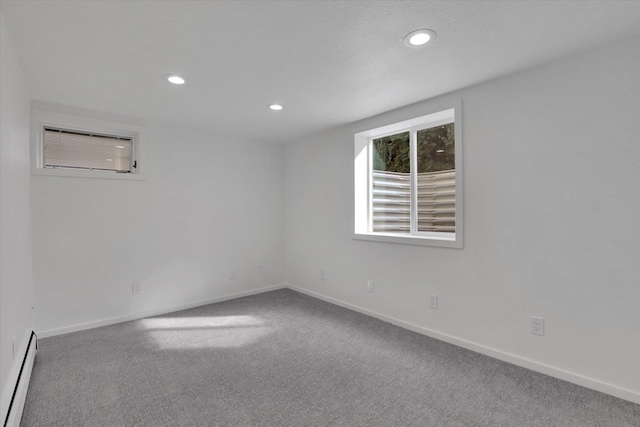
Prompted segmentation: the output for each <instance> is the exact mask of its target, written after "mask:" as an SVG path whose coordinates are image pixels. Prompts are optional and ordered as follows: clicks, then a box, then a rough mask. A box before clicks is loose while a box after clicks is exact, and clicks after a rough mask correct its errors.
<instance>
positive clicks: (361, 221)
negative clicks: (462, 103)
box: [354, 103, 462, 248]
mask: <svg viewBox="0 0 640 427" xmlns="http://www.w3.org/2000/svg"><path fill="white" fill-rule="evenodd" d="M456 104H458V107H457V108H448V109H446V110H441V111H437V112H435V113H432V114H429V115H426V116H422V117H417V118H415V119H411V120H406V121H404V122H400V123H394V124H391V125H387V126H383V127H380V128H376V129H371V130H368V131H364V132H360V133H358V134H356V135H355V137H354V148H355V151H354V190H355V194H354V214H355V215H354V220H355V223H354V237H355V238H357V239H363V240H378V241H386V242H393V243H410V244H421V245H432V246H448V247H458V248H460V247H462V169H461V160H462V152H461V149H462V145H461V137H460V129H461V125H460V123H461V116H460V108H459V103H456Z"/></svg>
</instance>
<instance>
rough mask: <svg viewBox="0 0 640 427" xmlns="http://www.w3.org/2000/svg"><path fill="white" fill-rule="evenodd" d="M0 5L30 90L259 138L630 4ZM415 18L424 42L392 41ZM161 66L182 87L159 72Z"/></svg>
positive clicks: (612, 23) (455, 82) (589, 29)
mask: <svg viewBox="0 0 640 427" xmlns="http://www.w3.org/2000/svg"><path fill="white" fill-rule="evenodd" d="M1 10H2V15H3V17H4V20H5V22H6V24H7V27H8V29H9V33H10V35H11V38H12V40H13V43H14V45H15V47H16V51H17V53H18V59H19V61H20V65H21V67H22V71H23V73H24V75H25V77H26V81H27V84H28V86H29V89H30V92H31V95H32V97H33V99H37V100H42V101H47V102H54V103H58V104H65V105H70V106H74V107H82V108H89V109H94V110H103V111H108V112H116V113H120V114H126V115H131V116H136V117H140V118H144V119H149V120H153V121H161V122H169V123H173V124H178V125H185V126H191V127H197V128H204V129H214V130H216V132H218V133H220V134H227V135H235V136H239V137H242V138H246V139H251V140H258V141H265V142H294V141H296V140H298V139H300V138H301V137H303V136H304V135H305V134H308V133H314V132H318V131H321V130H324V129H328V128H331V127H334V126H337V125H340V124H343V123H348V122H352V121H355V120H358V119H362V118H365V117H369V116H372V115H375V114H378V113H382V112H385V111H388V110H392V109H394V108H397V107H401V106H404V105H407V104H411V103H414V102H417V101H420V100H423V99H427V98H430V97H433V96H437V95H440V94H443V93H447V92H451V91H453V90H456V89H459V88H462V87H466V86H469V85H472V84H475V83H479V82H482V81H486V80H489V79H493V78H496V77H499V76H503V75H505V74H509V73H513V72H516V71H519V70H522V69H525V68H528V67H532V66H536V65H539V64H542V63H546V62H549V61H552V60H554V59H557V58H559V57H562V56H567V55H572V54H577V53H580V52H582V51H585V50H587V49H589V48H591V47H593V46H596V45H602V44H606V43H608V42H611V41H614V40H617V39H622V38H626V37H631V36H634V35H638V34H640V2H637V1H554V2H551V1H541V2H538V1H475V2H466V1H460V2H459V1H418V2H412V1H402V2H400V1H343V2H341V1H227V2H223V1H134V0H128V1H7V0H3V1H2V3H1ZM418 28H430V29H433V30H435V31H436V32H437V34H438V37H437V40H436V41H435V43H433V44H432V45H430V46H428V47H426V48H424V49H421V50H411V49H408V48H406V47H405V46H404V44H403V42H402V37H403V36H404V35H405V34H407V33H408V32H410V31H412V30H414V29H418ZM169 73H177V74H181V75H184V76H186V78H187V79H188V82H187V84H186V85H183V86H173V85H170V84H168V83H166V82H165V81H163V80H162V76H163V75H165V74H169ZM270 102H281V103H283V104H284V106H285V109H284V110H283V111H281V112H278V113H274V112H272V111H269V110H268V109H267V108H266V105H267V104H268V103H270Z"/></svg>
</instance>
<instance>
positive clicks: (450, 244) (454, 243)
mask: <svg viewBox="0 0 640 427" xmlns="http://www.w3.org/2000/svg"><path fill="white" fill-rule="evenodd" d="M353 239H354V240H368V241H373V242H385V243H396V244H404V245H417V246H435V247H441V248H455V249H462V241H460V240H455V237H453V238H437V237H423V236H412V235H406V236H401V235H398V234H384V233H366V234H364V233H353Z"/></svg>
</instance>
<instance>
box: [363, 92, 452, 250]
mask: <svg viewBox="0 0 640 427" xmlns="http://www.w3.org/2000/svg"><path fill="white" fill-rule="evenodd" d="M451 115H453V123H454V150H455V154H454V158H455V177H456V183H455V192H456V194H455V206H456V213H455V233H440V232H419V231H417V216H416V209H417V205H416V203H415V201H416V200H417V198H416V192H417V185H416V184H417V183H416V180H417V173H415V171H417V156H416V153H415V148H416V141H415V139H416V138H415V135H416V133H417V132H418V131H420V130H424V129H428V128H431V127H434V126H438V125H439V124H442V123H444V122H447V120H449V121H448V122H449V123H451V119H450V117H451ZM447 117H449V119H448V118H447ZM403 132H409V140H410V162H411V170H412V171H414V172H412V173H411V200H412V203H411V216H410V218H411V221H410V222H411V226H410V230H411V231H410V233H384V232H373V231H371V230H372V229H373V227H372V220H373V214H372V206H373V204H372V198H373V194H372V193H373V188H372V180H373V170H372V169H373V168H372V156H373V153H372V152H373V150H372V148H371V144H372V140H373V139H377V138H381V137H384V136H389V135H395V134H399V133H403ZM462 151H463V150H462V101H461V100H455V101H450V102H447V103H440V104H439V105H434V106H433V108H431V109H430V111H429V112H428V114H425V115H422V116H420V117H415V118H413V119H409V120H404V121H400V122H396V123H391V124H387V125H384V126H379V127H375V128H373V129H368V130H364V131H361V132H358V133H355V134H354V171H353V177H354V189H353V190H354V193H353V194H354V199H353V206H354V211H353V228H352V230H353V236H352V237H353V239H356V240H369V241H378V242H388V243H400V244H411V245H423V246H437V247H448V248H458V249H461V248H462V247H463V230H464V222H463V212H464V210H463V208H464V207H463V165H462V158H463V156H462ZM451 234H453V236H451Z"/></svg>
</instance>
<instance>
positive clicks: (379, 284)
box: [285, 39, 640, 402]
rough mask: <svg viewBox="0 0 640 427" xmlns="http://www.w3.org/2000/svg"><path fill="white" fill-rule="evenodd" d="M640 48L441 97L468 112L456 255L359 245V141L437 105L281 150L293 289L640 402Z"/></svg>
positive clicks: (631, 43) (619, 48) (603, 52)
mask: <svg viewBox="0 0 640 427" xmlns="http://www.w3.org/2000/svg"><path fill="white" fill-rule="evenodd" d="M639 43H640V40H638V39H634V40H628V41H625V42H621V43H618V44H615V45H611V46H607V47H606V48H604V49H599V50H596V51H593V52H590V53H588V54H584V55H581V56H579V57H574V58H569V59H566V60H563V61H562V62H558V63H554V64H550V65H547V66H544V67H540V68H537V69H533V70H530V71H527V72H524V73H520V74H517V75H513V76H508V77H505V78H501V79H498V80H494V81H491V82H488V83H485V84H482V85H478V86H474V87H471V88H467V89H464V90H461V91H459V92H456V93H452V94H449V95H446V96H444V97H442V98H451V99H454V98H461V99H462V103H463V107H462V110H463V138H464V140H463V144H464V160H463V161H464V174H465V182H464V185H465V193H464V195H465V205H464V206H465V212H464V215H465V217H464V220H465V242H464V249H462V250H459V249H444V248H431V247H420V246H409V245H398V244H390V243H380V242H367V241H358V240H352V238H351V233H352V230H351V224H352V221H351V218H352V216H351V215H352V209H353V208H352V205H353V198H352V189H353V177H352V173H353V134H354V133H355V132H359V131H363V130H366V129H370V128H374V127H378V126H382V125H386V124H390V123H393V122H396V121H401V120H406V119H410V118H413V117H417V116H420V115H423V114H425V113H424V112H425V111H428V110H429V105H430V103H432V102H434V101H433V100H432V101H429V100H427V101H424V102H422V103H418V104H415V105H411V106H408V107H406V108H402V109H400V110H395V111H392V112H389V113H387V114H383V115H381V116H377V117H374V118H371V119H368V120H365V121H362V122H358V123H354V124H351V125H347V126H344V127H341V128H339V129H336V130H334V131H331V132H327V133H324V134H322V135H319V136H317V137H313V138H309V140H308V141H305V142H302V143H299V144H291V145H288V146H287V147H286V151H285V165H286V172H285V174H286V175H285V183H286V184H285V199H286V201H285V216H286V222H285V223H286V230H285V232H286V243H285V245H286V268H287V282H288V283H290V284H291V285H292V286H294V287H299V288H301V289H304V290H306V291H310V292H314V293H316V294H319V295H322V296H325V297H329V298H333V299H335V300H337V301H340V302H342V303H346V304H351V305H353V306H356V307H360V308H362V309H364V310H368V311H370V312H374V313H378V314H380V315H382V316H386V317H390V318H395V319H398V320H399V321H401V322H404V324H405V325H406V324H411V325H415V326H416V328H415V329H417V330H423V331H427V332H429V333H431V334H432V335H436V336H439V337H449V338H450V341H453V342H457V343H459V344H463V345H467V346H468V347H470V348H475V349H479V350H482V351H485V352H486V353H488V354H493V355H498V356H499V357H501V358H503V359H506V360H511V361H514V362H517V363H519V364H520V365H523V366H529V367H533V368H536V369H538V370H541V371H545V372H550V373H553V374H554V375H557V376H561V377H564V378H568V379H570V380H572V381H574V382H578V383H583V384H585V385H588V386H591V387H597V388H599V389H600V390H604V391H608V392H612V393H615V394H617V395H619V396H622V397H625V398H628V399H632V400H636V401H639V402H640V394H639V393H640V269H639V265H640V250H639V242H640V223H639V222H638V219H639V218H640V191H639V185H638V184H639V183H640V162H639V160H640V121H638V118H639V117H640V87H639V85H640V81H639V79H638V76H639V75H640V66H639V64H640V58H639V55H640V54H639V50H638V45H639ZM425 84H428V83H427V82H425ZM320 269H324V270H325V274H326V280H325V281H320V280H319V270H320ZM367 279H373V280H374V281H375V293H373V294H369V293H367V292H366V280H367ZM429 294H437V295H439V307H438V310H430V309H428V295H429ZM531 315H537V316H542V317H544V319H545V322H546V335H545V336H544V337H540V336H535V335H531V334H530V332H529V331H530V316H531ZM547 368H549V369H547ZM565 374H566V375H565ZM583 377H584V378H583ZM583 380H584V381H583Z"/></svg>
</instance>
